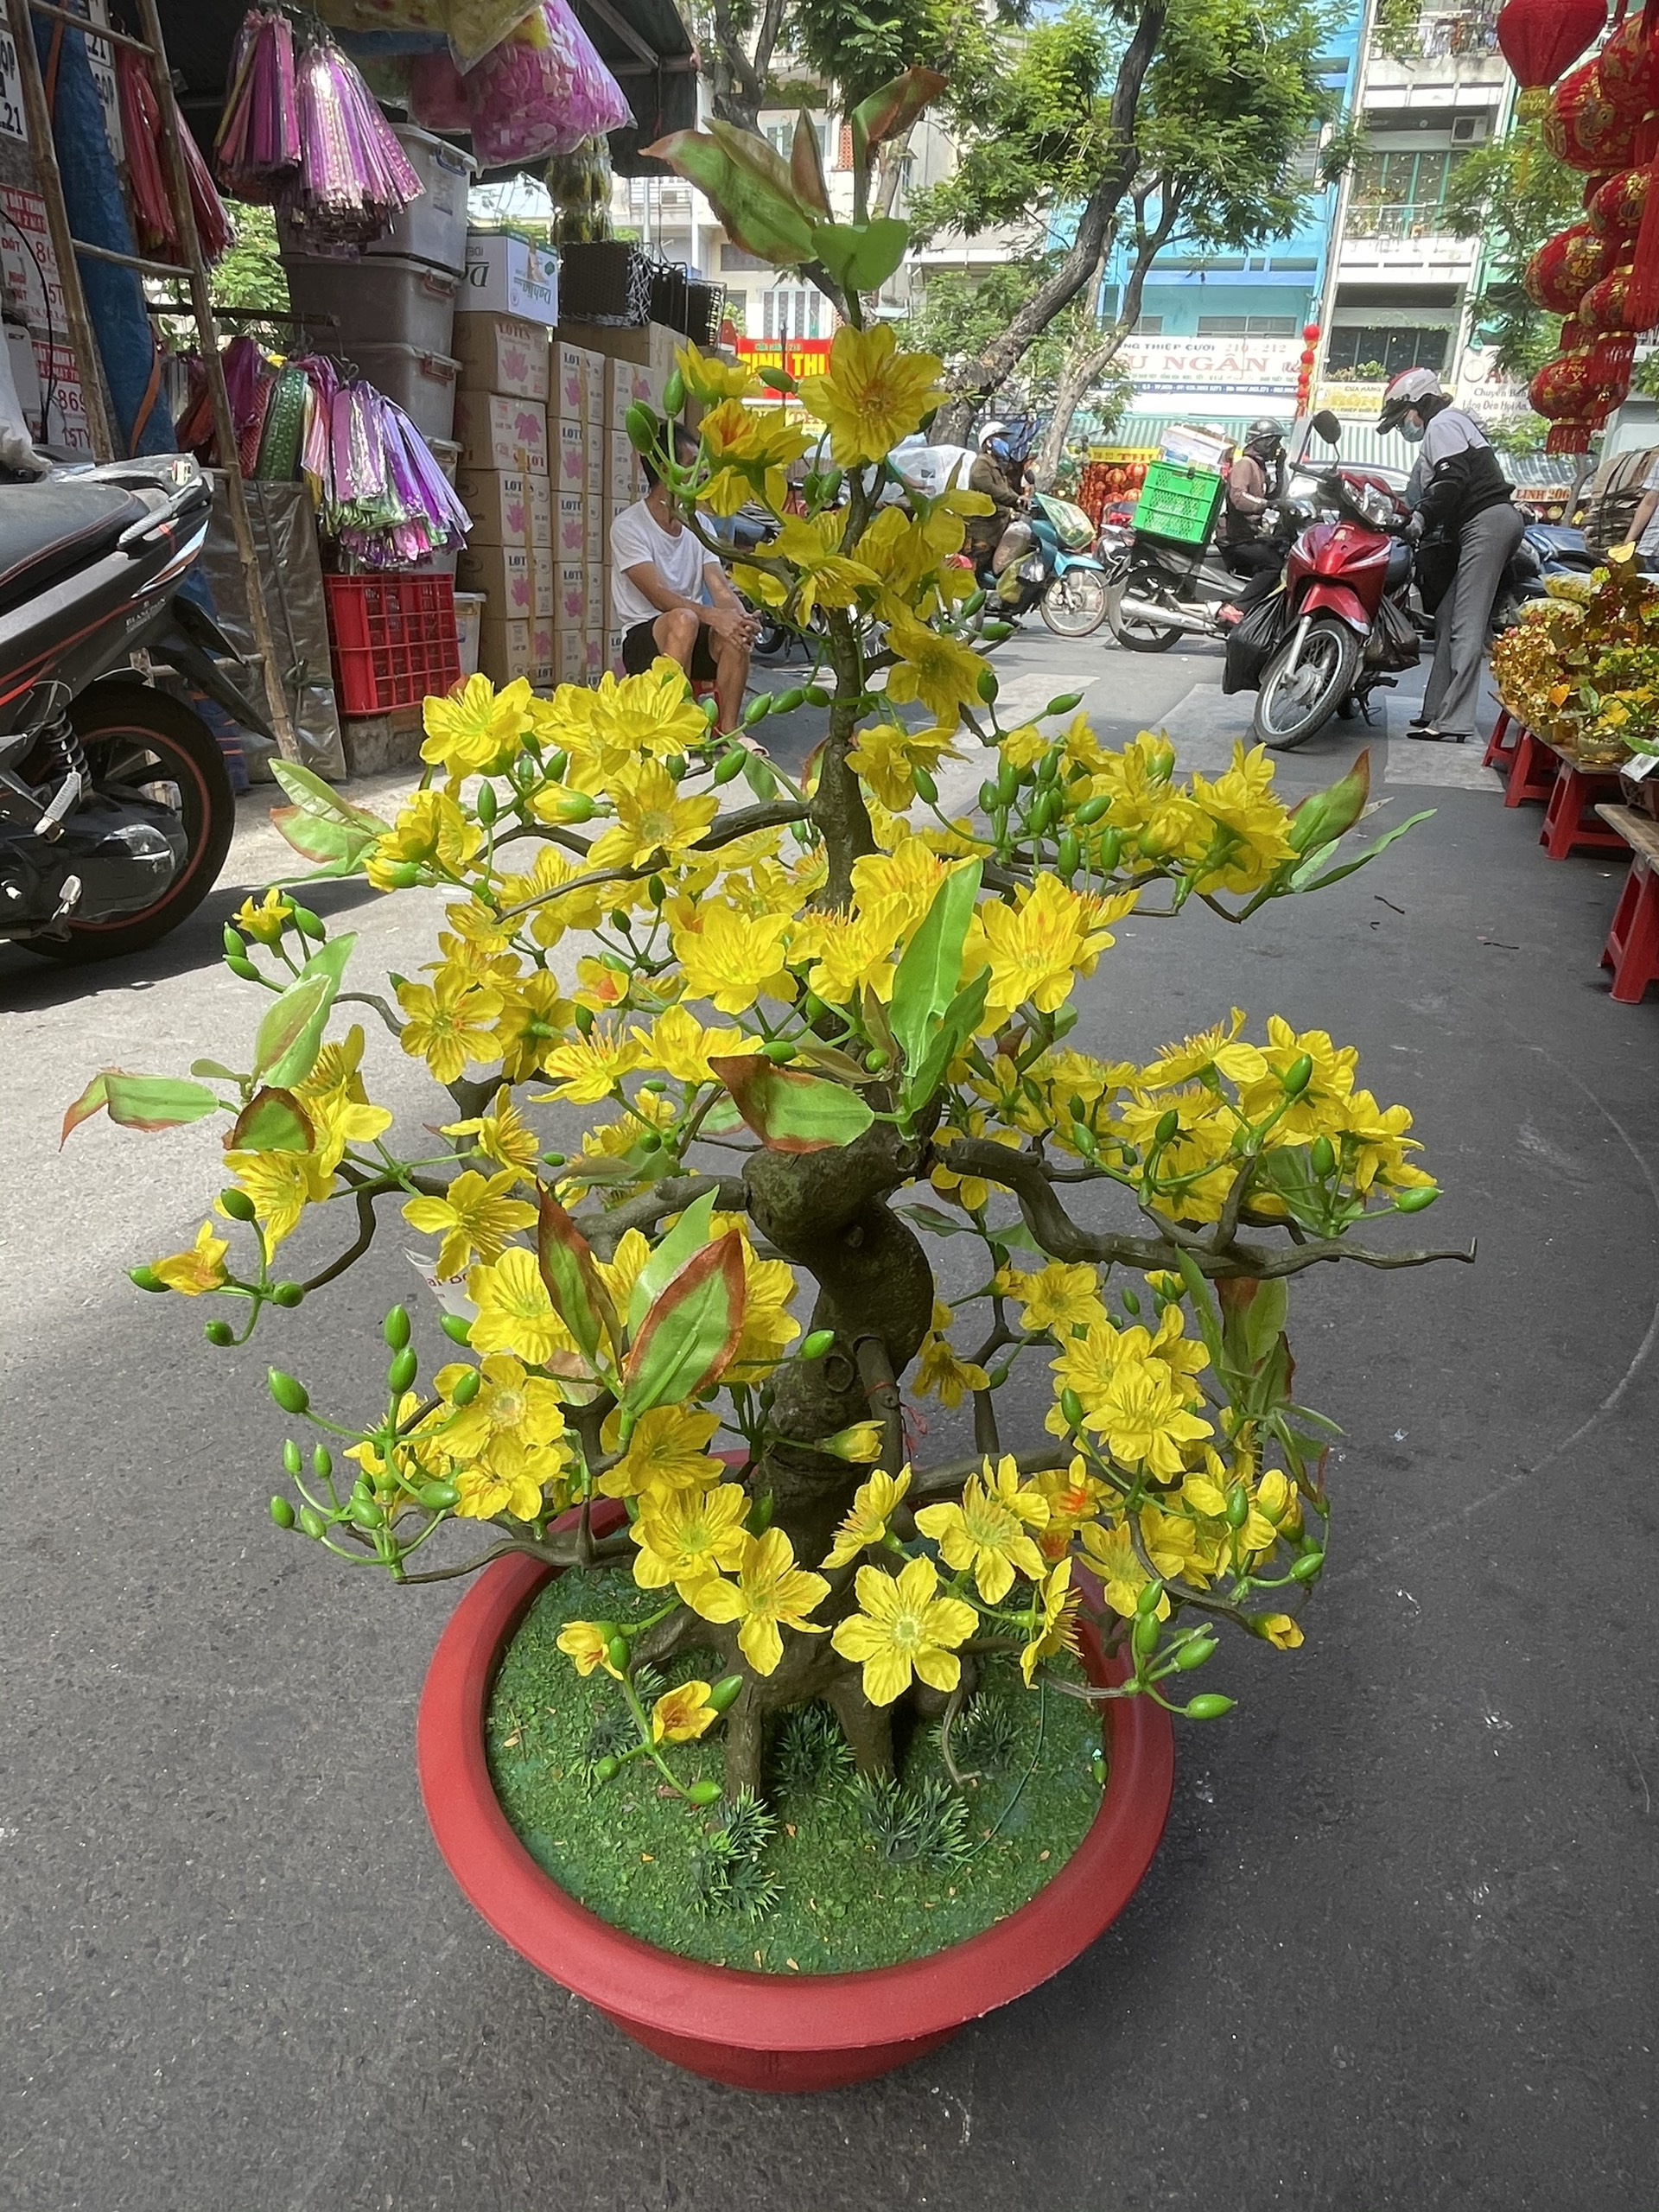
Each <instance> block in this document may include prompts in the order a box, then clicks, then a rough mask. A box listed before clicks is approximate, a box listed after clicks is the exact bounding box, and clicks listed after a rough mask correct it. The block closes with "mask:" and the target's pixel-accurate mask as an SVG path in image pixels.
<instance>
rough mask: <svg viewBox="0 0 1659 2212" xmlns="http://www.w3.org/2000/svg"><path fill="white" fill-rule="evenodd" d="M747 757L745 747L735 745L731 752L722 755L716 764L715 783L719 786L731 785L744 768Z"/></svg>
mask: <svg viewBox="0 0 1659 2212" xmlns="http://www.w3.org/2000/svg"><path fill="white" fill-rule="evenodd" d="M746 758H747V754H746V753H745V750H744V747H742V746H741V745H734V746H733V747H731V749H730V750H729V752H726V753H721V756H720V759H719V760H717V761H716V762H715V782H716V783H717V784H729V783H730V782H731V780H732V778H733V777H734V775H736V773H737V772H738V770H739V769H740V768H741V766H743V763H744V760H745V759H746Z"/></svg>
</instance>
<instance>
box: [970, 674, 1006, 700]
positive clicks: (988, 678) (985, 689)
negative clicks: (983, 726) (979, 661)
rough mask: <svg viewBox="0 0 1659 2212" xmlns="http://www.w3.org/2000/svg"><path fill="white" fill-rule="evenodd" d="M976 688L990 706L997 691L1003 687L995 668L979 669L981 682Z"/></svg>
mask: <svg viewBox="0 0 1659 2212" xmlns="http://www.w3.org/2000/svg"><path fill="white" fill-rule="evenodd" d="M1001 688H1002V687H1001V684H1000V683H998V682H997V680H996V671H995V669H994V668H982V669H981V670H980V671H979V682H978V684H977V686H976V689H977V690H978V692H979V696H980V697H981V698H982V700H983V701H984V702H985V703H986V705H987V706H990V705H991V704H992V702H994V701H995V697H996V695H997V693H998V692H999V691H1000V690H1001Z"/></svg>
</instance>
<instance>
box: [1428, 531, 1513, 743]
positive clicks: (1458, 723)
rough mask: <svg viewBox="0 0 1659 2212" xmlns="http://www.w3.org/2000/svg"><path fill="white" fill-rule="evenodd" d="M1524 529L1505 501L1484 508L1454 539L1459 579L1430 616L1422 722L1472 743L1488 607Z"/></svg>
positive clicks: (1456, 576)
mask: <svg viewBox="0 0 1659 2212" xmlns="http://www.w3.org/2000/svg"><path fill="white" fill-rule="evenodd" d="M1524 527H1525V525H1524V524H1523V523H1522V519H1521V517H1520V515H1519V514H1518V513H1517V512H1516V509H1515V508H1514V506H1513V505H1510V503H1509V502H1508V501H1505V503H1504V504H1503V505H1502V506H1495V507H1483V508H1482V509H1481V511H1480V512H1479V513H1478V515H1471V517H1470V518H1469V520H1468V521H1467V522H1466V523H1465V524H1464V526H1463V529H1462V531H1461V532H1460V533H1459V539H1458V573H1457V575H1455V576H1454V577H1453V578H1452V588H1451V590H1450V591H1448V592H1447V594H1446V597H1445V598H1444V599H1443V600H1442V601H1440V606H1439V607H1437V608H1436V610H1435V613H1434V665H1433V668H1432V669H1431V670H1430V671H1429V677H1428V686H1427V690H1425V691H1424V693H1423V719H1424V721H1430V722H1433V725H1434V727H1435V728H1436V729H1441V730H1446V731H1447V732H1448V733H1450V732H1453V731H1456V732H1459V733H1460V734H1462V735H1463V736H1465V737H1471V736H1472V735H1473V734H1474V728H1475V712H1476V709H1477V708H1478V706H1479V703H1480V673H1481V668H1482V664H1484V660H1485V658H1486V632H1487V626H1488V625H1489V624H1490V622H1491V619H1492V601H1494V600H1495V599H1496V598H1497V587H1498V584H1499V582H1501V581H1502V578H1503V571H1504V569H1506V568H1507V567H1508V566H1509V563H1510V556H1512V555H1513V553H1514V551H1515V549H1516V546H1517V545H1518V544H1519V543H1521V532H1522V529H1523V528H1524Z"/></svg>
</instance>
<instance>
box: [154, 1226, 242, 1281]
mask: <svg viewBox="0 0 1659 2212" xmlns="http://www.w3.org/2000/svg"><path fill="white" fill-rule="evenodd" d="M230 1249H231V1246H230V1239H229V1238H228V1237H225V1236H214V1234H213V1223H212V1222H211V1221H204V1222H203V1223H202V1224H201V1227H200V1229H199V1230H197V1231H196V1241H195V1243H194V1244H193V1245H192V1246H191V1247H190V1249H189V1250H188V1252H175V1253H174V1255H172V1257H171V1258H170V1259H167V1260H152V1261H151V1262H150V1263H149V1271H150V1273H151V1274H153V1275H155V1276H156V1278H157V1280H158V1281H162V1282H164V1283H165V1284H166V1285H167V1287H168V1289H169V1290H176V1291H178V1292H179V1293H180V1294H181V1295H182V1296H183V1297H186V1298H200V1296H201V1294H202V1293H203V1292H204V1291H207V1290H217V1289H218V1288H219V1286H220V1284H221V1283H222V1282H223V1281H224V1280H225V1255H226V1252H228V1251H229V1250H230Z"/></svg>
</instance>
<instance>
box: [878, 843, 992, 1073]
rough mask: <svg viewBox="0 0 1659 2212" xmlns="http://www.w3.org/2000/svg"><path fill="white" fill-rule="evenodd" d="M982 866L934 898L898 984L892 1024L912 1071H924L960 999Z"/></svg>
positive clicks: (962, 873)
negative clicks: (944, 1020) (942, 1023)
mask: <svg viewBox="0 0 1659 2212" xmlns="http://www.w3.org/2000/svg"><path fill="white" fill-rule="evenodd" d="M983 874H984V869H983V867H982V863H981V862H980V861H970V862H969V865H968V866H967V867H966V868H956V869H953V870H952V872H951V873H950V874H949V875H948V876H946V878H945V879H944V882H943V883H942V884H941V885H940V886H939V887H938V891H937V892H936V893H934V895H933V903H932V905H931V906H930V907H929V908H928V910H927V915H926V918H925V920H924V922H923V923H922V925H921V927H920V929H918V931H917V932H916V934H915V936H914V937H913V938H912V939H911V941H910V943H909V944H907V945H906V947H905V950H904V957H902V958H901V959H900V961H899V967H898V971H897V973H896V974H895V975H894V976H893V1005H892V1008H891V1011H890V1014H889V1016H888V1019H889V1020H890V1021H891V1022H892V1025H893V1035H894V1036H895V1037H896V1038H897V1039H898V1040H899V1045H900V1046H901V1047H902V1048H903V1051H904V1055H905V1065H906V1067H907V1068H914V1067H918V1066H919V1065H920V1064H921V1062H922V1060H923V1058H925V1055H926V1052H927V1048H928V1046H929V1044H930V1043H931V1039H932V1034H933V1030H934V1027H935V1025H936V1024H937V1023H938V1020H940V1018H941V1016H942V1015H943V1014H944V1012H945V1009H946V1008H947V1007H949V1006H950V1002H951V1001H952V1000H953V999H954V998H955V997H956V995H957V987H958V986H959V985H960V983H961V982H962V949H963V945H964V944H966V943H967V940H968V925H969V923H970V922H971V921H972V920H973V918H974V906H975V903H976V900H977V899H978V897H979V888H980V880H981V878H982V875H983Z"/></svg>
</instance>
